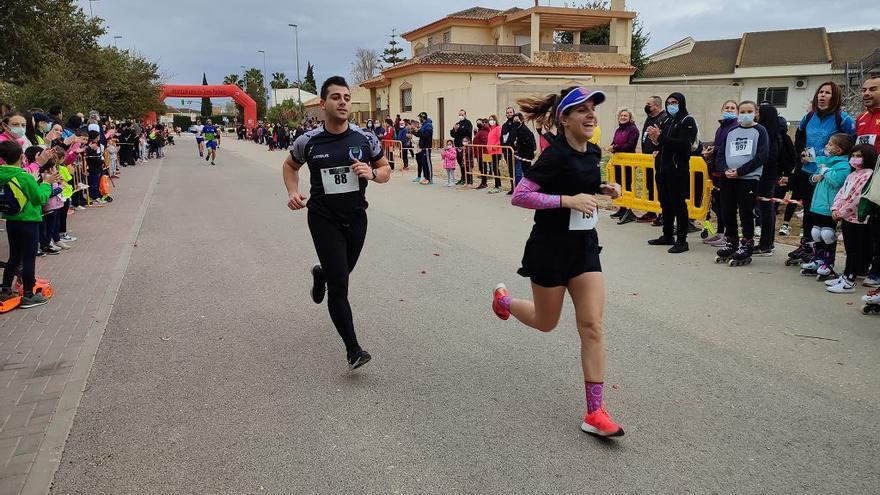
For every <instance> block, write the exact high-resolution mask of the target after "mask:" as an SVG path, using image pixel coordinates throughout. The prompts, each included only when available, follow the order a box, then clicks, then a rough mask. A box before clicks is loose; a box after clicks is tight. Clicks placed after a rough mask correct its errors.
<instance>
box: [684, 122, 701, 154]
mask: <svg viewBox="0 0 880 495" xmlns="http://www.w3.org/2000/svg"><path fill="white" fill-rule="evenodd" d="M688 117H690V118H691V120H693V121H694V127H696V128H697V133H696V134H695V135H694V142H693V143H691V153H697V154H698V155H699V151H700V150H702V148H703V146H702V144H701V143H700V126H699V125H698V124H697V119H695V118H694V116H693V115H690V114H688V115H687V117H685V119H686V118H688ZM681 121H682V122H684V119H681Z"/></svg>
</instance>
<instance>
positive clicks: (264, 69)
mask: <svg viewBox="0 0 880 495" xmlns="http://www.w3.org/2000/svg"><path fill="white" fill-rule="evenodd" d="M257 53H262V54H263V89H264V90H266V100H268V99H269V88H268V87H267V86H266V83H267V82H268V81H269V78H268V75H267V73H266V50H257ZM268 107H269V104H268V103H266V108H268Z"/></svg>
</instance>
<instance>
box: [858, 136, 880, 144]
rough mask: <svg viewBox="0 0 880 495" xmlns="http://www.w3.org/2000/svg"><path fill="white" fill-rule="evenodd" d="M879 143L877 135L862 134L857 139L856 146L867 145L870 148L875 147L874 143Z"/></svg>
mask: <svg viewBox="0 0 880 495" xmlns="http://www.w3.org/2000/svg"><path fill="white" fill-rule="evenodd" d="M876 142H877V135H876V134H862V135H861V136H859V137H857V138H856V144H867V145H870V146H874V143H876Z"/></svg>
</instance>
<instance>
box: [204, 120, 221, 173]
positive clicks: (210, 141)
mask: <svg viewBox="0 0 880 495" xmlns="http://www.w3.org/2000/svg"><path fill="white" fill-rule="evenodd" d="M219 134H220V133H219V132H218V131H217V128H216V127H215V126H214V125H213V124H211V119H208V123H207V124H205V126H204V127H202V135H203V136H204V137H205V146H206V147H207V148H208V152H207V153H206V154H205V155H206V156H205V161H208V160H211V165H214V159H215V158H217V145H218V144H220V140H219V138H218V136H219Z"/></svg>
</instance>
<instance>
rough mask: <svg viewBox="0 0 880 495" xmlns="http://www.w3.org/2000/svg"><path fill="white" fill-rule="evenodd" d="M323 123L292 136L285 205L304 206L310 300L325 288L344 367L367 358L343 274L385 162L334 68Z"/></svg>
mask: <svg viewBox="0 0 880 495" xmlns="http://www.w3.org/2000/svg"><path fill="white" fill-rule="evenodd" d="M321 108H322V109H323V110H324V112H325V113H326V119H325V123H324V126H322V127H318V128H317V129H314V130H311V131H308V132H306V133H305V134H303V135H302V136H300V137H299V138H297V139H296V141H294V143H293V146H292V147H291V150H290V155H289V156H288V157H287V159H286V160H285V161H284V166H283V173H284V185H285V186H286V187H287V193H288V202H287V207H288V208H290V209H291V210H300V209H302V208H306V207H308V209H309V211H308V224H309V231H310V232H311V234H312V240H313V242H314V244H315V251H317V253H318V260H319V261H320V262H321V263H320V264H317V265H315V266H313V267H312V279H313V285H312V300H314V301H315V303H316V304H320V303H321V302H322V301H323V300H324V292H325V291H326V293H327V309H328V310H329V311H330V319H331V320H333V324H334V325H335V326H336V331H337V332H339V336H340V337H342V340H343V342H345V349H346V354H347V358H348V366H349V369H352V370H353V369H355V368H358V367H360V366H363V365H364V364H366V363H367V362H368V361H370V359H371V358H370V354H369V353H367V352H366V351H364V350H363V349H361V346H360V344H359V343H358V340H357V335H355V332H354V320H353V318H352V315H351V306H350V305H349V303H348V277H349V274H350V273H351V272H352V270H354V267H355V264H357V261H358V257H359V256H360V254H361V249H362V248H363V247H364V240H365V239H366V236H367V212H366V210H367V199H366V194H365V193H366V189H367V182H368V181H371V180H372V181H374V182H379V183H383V182H388V180H389V179H391V167H390V166H389V164H388V159H387V158H385V155H384V153H383V151H382V146H381V145H380V144H379V139H378V138H377V137H376V134H374V133H372V132H367V131H365V130H362V129H360V128H359V127H357V126H355V125H352V124H349V122H348V118H349V113H350V111H351V91H350V90H349V87H348V83H347V82H345V79H343V78H342V77H339V76H334V77H331V78H330V79H327V80H326V81H325V82H324V84H323V85H322V86H321ZM305 164H308V167H309V175H310V182H311V188H310V195H311V198H309V199H308V204H306V200H307V198H306V197H305V196H303V195H302V194H300V192H299V169H300V167H302V166H303V165H305Z"/></svg>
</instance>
